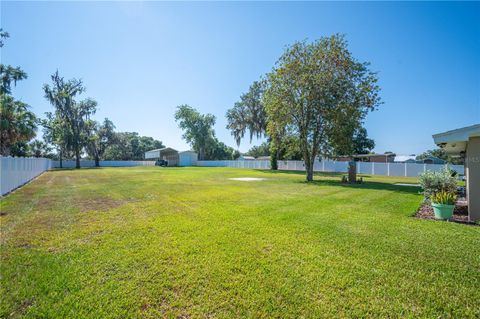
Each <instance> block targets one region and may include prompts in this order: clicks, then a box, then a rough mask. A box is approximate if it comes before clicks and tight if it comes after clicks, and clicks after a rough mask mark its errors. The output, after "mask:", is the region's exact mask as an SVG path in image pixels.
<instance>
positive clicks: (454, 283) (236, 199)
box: [0, 167, 480, 318]
mask: <svg viewBox="0 0 480 319" xmlns="http://www.w3.org/2000/svg"><path fill="white" fill-rule="evenodd" d="M232 177H262V178H266V179H267V180H264V181H256V182H239V181H232V180H229V178H232ZM315 178H316V180H317V181H316V182H314V183H305V182H304V176H303V175H301V174H297V173H287V172H283V173H282V172H279V173H272V172H269V171H256V170H247V169H231V168H159V167H141V168H102V169H81V170H60V171H52V172H48V173H45V174H43V175H42V176H40V177H39V178H38V179H36V180H35V181H33V182H32V183H30V184H28V185H26V186H25V187H23V188H21V189H19V190H17V191H16V192H14V193H12V194H10V195H8V196H6V198H4V199H2V201H1V213H2V214H1V215H2V216H1V217H0V218H1V240H2V241H1V265H0V267H1V268H0V270H1V290H0V296H1V298H0V299H1V307H0V317H13V318H16V317H26V318H160V317H171V318H244V317H249V318H272V317H273V318H300V317H304V318H322V317H325V318H331V317H337V318H338V317H382V318H385V317H415V318H418V317H425V318H438V317H441V318H448V317H455V318H478V317H480V227H474V226H467V225H461V224H455V223H449V222H436V221H428V220H419V219H416V218H413V217H411V216H412V214H413V212H414V211H415V210H416V208H417V207H418V205H419V203H420V202H421V200H422V196H421V195H419V194H418V192H419V189H418V188H416V187H401V186H394V185H393V183H395V182H403V183H405V182H411V183H413V182H415V179H406V178H387V177H368V176H367V177H365V180H366V183H364V184H362V185H354V186H349V185H343V184H341V183H340V182H339V181H340V175H335V174H330V175H317V176H316V177H315Z"/></svg>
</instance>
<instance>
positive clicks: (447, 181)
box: [420, 168, 457, 198]
mask: <svg viewBox="0 0 480 319" xmlns="http://www.w3.org/2000/svg"><path fill="white" fill-rule="evenodd" d="M420 185H421V186H422V188H423V194H424V195H425V197H426V198H429V197H431V196H432V195H433V194H435V193H439V192H442V191H443V192H447V193H454V194H455V193H456V191H457V180H456V179H455V177H454V176H452V172H451V171H450V169H448V168H445V169H443V170H442V171H440V172H432V171H426V172H425V173H423V174H421V175H420Z"/></svg>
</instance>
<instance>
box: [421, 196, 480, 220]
mask: <svg viewBox="0 0 480 319" xmlns="http://www.w3.org/2000/svg"><path fill="white" fill-rule="evenodd" d="M415 217H416V218H421V219H432V220H438V219H436V218H435V215H434V214H433V208H432V205H431V204H430V201H428V200H426V201H424V202H423V203H422V204H421V205H420V207H419V208H418V210H417V212H416V213H415ZM448 221H450V222H455V223H461V224H468V225H473V226H480V224H476V223H474V222H471V221H468V206H467V205H465V203H464V201H459V202H457V204H456V205H455V210H454V211H453V216H452V218H450V219H449V220H448Z"/></svg>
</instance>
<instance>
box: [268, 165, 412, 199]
mask: <svg viewBox="0 0 480 319" xmlns="http://www.w3.org/2000/svg"><path fill="white" fill-rule="evenodd" d="M260 171H261V172H263V173H269V174H279V173H283V174H293V175H302V176H305V172H303V171H280V170H277V171H271V170H260ZM343 175H345V173H336V172H317V173H315V174H314V176H318V177H338V180H318V179H317V180H313V181H311V182H307V181H304V180H301V181H295V183H299V184H304V185H318V186H336V187H345V188H351V189H371V190H384V191H392V192H401V193H408V194H420V193H421V188H420V187H417V186H401V185H394V184H392V183H382V182H373V181H368V180H364V181H363V183H361V184H349V183H342V181H341V180H340V178H341V177H342V176H343ZM358 177H364V178H369V177H371V176H370V175H362V174H358Z"/></svg>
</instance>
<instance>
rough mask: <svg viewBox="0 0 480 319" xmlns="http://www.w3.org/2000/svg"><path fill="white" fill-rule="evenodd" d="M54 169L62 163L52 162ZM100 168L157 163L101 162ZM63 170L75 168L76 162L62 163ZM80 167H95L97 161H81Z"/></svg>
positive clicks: (152, 163) (153, 163) (153, 164)
mask: <svg viewBox="0 0 480 319" xmlns="http://www.w3.org/2000/svg"><path fill="white" fill-rule="evenodd" d="M52 162H53V164H52V167H54V168H59V167H60V161H52ZM99 164H100V167H131V166H155V161H100V163H99ZM62 167H63V168H75V161H72V160H68V161H63V162H62ZM80 167H95V161H91V160H81V161H80Z"/></svg>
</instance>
